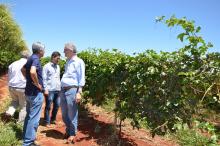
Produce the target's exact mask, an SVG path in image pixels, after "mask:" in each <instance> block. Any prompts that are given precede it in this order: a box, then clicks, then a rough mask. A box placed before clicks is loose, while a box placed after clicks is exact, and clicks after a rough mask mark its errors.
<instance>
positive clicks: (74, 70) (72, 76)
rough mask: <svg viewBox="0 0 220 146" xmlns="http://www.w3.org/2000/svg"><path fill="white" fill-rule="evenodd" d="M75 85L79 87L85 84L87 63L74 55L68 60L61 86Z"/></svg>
mask: <svg viewBox="0 0 220 146" xmlns="http://www.w3.org/2000/svg"><path fill="white" fill-rule="evenodd" d="M74 85H75V86H79V87H83V86H84V85H85V63H84V61H83V60H82V59H81V58H79V57H77V56H73V57H72V58H71V59H69V60H67V63H66V64H65V72H64V74H63V77H62V79H61V87H67V86H74Z"/></svg>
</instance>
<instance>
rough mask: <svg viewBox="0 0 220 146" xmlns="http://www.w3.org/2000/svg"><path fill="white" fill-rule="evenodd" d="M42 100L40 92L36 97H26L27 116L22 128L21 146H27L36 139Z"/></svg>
mask: <svg viewBox="0 0 220 146" xmlns="http://www.w3.org/2000/svg"><path fill="white" fill-rule="evenodd" d="M43 100H44V97H43V94H42V93H41V92H39V93H38V94H37V96H26V102H27V105H26V110H27V115H26V117H25V120H24V127H23V146H29V145H30V144H31V143H33V142H34V141H35V139H36V132H37V128H38V125H39V121H40V116H41V109H42V104H43Z"/></svg>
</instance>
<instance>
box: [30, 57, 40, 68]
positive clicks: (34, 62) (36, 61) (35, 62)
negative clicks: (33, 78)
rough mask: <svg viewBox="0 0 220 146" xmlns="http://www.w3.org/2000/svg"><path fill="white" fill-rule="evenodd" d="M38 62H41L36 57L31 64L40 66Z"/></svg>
mask: <svg viewBox="0 0 220 146" xmlns="http://www.w3.org/2000/svg"><path fill="white" fill-rule="evenodd" d="M38 64H39V59H37V58H34V59H33V62H32V64H31V66H35V67H38Z"/></svg>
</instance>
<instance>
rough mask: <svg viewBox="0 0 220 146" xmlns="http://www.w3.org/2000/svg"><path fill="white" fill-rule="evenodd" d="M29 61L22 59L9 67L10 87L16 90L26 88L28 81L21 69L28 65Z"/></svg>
mask: <svg viewBox="0 0 220 146" xmlns="http://www.w3.org/2000/svg"><path fill="white" fill-rule="evenodd" d="M26 62H27V59H26V58H21V59H19V60H17V61H15V62H13V63H12V64H10V65H9V67H8V86H9V87H14V88H25V87H26V79H25V77H24V76H23V74H22V73H21V68H22V67H23V66H24V65H25V64H26Z"/></svg>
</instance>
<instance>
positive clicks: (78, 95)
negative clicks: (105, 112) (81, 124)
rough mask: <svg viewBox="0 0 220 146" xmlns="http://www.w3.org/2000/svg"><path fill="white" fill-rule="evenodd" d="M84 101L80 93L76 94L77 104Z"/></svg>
mask: <svg viewBox="0 0 220 146" xmlns="http://www.w3.org/2000/svg"><path fill="white" fill-rule="evenodd" d="M81 99H82V95H81V94H80V93H76V103H79V102H80V101H81Z"/></svg>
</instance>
